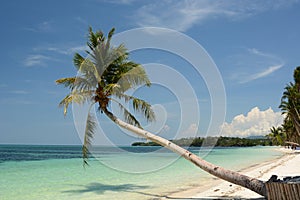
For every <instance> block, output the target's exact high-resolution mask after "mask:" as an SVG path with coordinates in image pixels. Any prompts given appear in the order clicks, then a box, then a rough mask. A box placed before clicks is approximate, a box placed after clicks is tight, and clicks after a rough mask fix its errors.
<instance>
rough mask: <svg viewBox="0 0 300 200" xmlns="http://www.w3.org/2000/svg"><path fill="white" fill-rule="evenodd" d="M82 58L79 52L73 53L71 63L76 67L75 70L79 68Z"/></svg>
mask: <svg viewBox="0 0 300 200" xmlns="http://www.w3.org/2000/svg"><path fill="white" fill-rule="evenodd" d="M84 60H85V59H84V58H83V57H82V56H81V55H80V54H79V53H75V54H74V58H73V63H74V66H75V67H76V69H77V70H79V69H80V67H81V65H82V63H83V62H84Z"/></svg>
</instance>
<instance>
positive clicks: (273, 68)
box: [240, 64, 284, 83]
mask: <svg viewBox="0 0 300 200" xmlns="http://www.w3.org/2000/svg"><path fill="white" fill-rule="evenodd" d="M283 66H284V65H283V64H280V65H275V66H270V67H268V68H267V69H265V70H264V71H261V72H259V73H256V74H253V75H251V76H249V78H248V79H245V80H243V81H240V83H247V82H250V81H254V80H256V79H259V78H263V77H265V76H268V75H270V74H272V73H273V72H275V71H276V70H278V69H280V68H281V67H283Z"/></svg>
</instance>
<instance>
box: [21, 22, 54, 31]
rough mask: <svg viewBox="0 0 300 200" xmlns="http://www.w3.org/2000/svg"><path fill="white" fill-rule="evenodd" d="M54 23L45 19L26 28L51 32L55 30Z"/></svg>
mask: <svg viewBox="0 0 300 200" xmlns="http://www.w3.org/2000/svg"><path fill="white" fill-rule="evenodd" d="M52 24H53V22H52V21H44V22H41V23H39V24H36V25H34V26H31V27H26V28H25V30H28V31H32V32H50V31H53V26H52Z"/></svg>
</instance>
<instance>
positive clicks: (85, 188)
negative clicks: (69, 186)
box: [64, 183, 149, 194]
mask: <svg viewBox="0 0 300 200" xmlns="http://www.w3.org/2000/svg"><path fill="white" fill-rule="evenodd" d="M78 186H79V187H82V189H76V190H68V191H64V193H86V192H94V193H96V194H103V193H105V192H108V191H111V192H133V191H135V190H140V189H147V188H149V186H143V185H134V184H121V185H108V184H102V183H90V184H88V185H78Z"/></svg>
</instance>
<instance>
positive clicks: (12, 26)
mask: <svg viewBox="0 0 300 200" xmlns="http://www.w3.org/2000/svg"><path fill="white" fill-rule="evenodd" d="M299 9H300V2H299V1H297V0H274V1H269V0H266V1H255V0H253V1H247V0H245V1H235V0H232V1H218V0H216V1H208V0H203V1H171V0H168V1H135V0H123V1H108V0H107V1H106V0H104V1H101V0H86V1H67V0H66V1H56V2H55V1H38V0H35V1H34V0H28V1H16V0H13V1H3V2H2V3H1V8H0V11H1V12H0V20H1V25H2V28H1V39H0V41H1V46H0V48H1V61H2V63H1V71H2V72H1V74H0V111H1V112H0V123H1V126H0V143H25V144H80V143H81V142H80V139H79V136H78V134H77V132H76V129H75V126H74V122H73V117H72V114H71V112H70V113H69V114H70V115H68V116H67V117H64V116H63V113H62V109H59V108H58V103H59V101H60V100H61V99H62V98H63V97H64V95H66V93H67V90H66V89H64V88H62V87H59V86H56V85H55V83H54V80H56V79H58V78H61V77H67V76H73V75H75V74H76V71H75V68H74V67H73V65H72V56H73V54H74V53H75V52H83V50H84V48H85V43H86V38H87V37H86V36H87V30H88V27H89V26H92V27H93V28H94V29H95V30H99V29H101V30H103V31H104V32H105V33H107V32H108V31H109V30H110V29H111V28H112V27H115V28H116V33H121V32H123V31H126V30H130V29H133V28H141V27H145V26H155V27H162V28H170V29H174V30H176V31H180V32H182V33H184V34H186V35H187V36H189V37H191V38H192V39H194V40H195V41H197V42H198V43H199V44H201V45H202V46H203V48H204V49H205V50H206V51H207V52H208V53H209V55H210V56H211V58H212V59H213V60H214V62H215V63H216V65H217V67H218V70H219V71H220V74H221V76H222V78H223V82H224V86H225V90H226V97H227V101H226V118H225V122H224V132H223V134H224V135H239V136H249V135H259V134H264V133H266V132H267V130H268V128H269V127H270V126H272V125H278V124H280V122H281V120H282V117H281V115H280V113H279V109H278V105H279V103H280V98H281V95H282V92H283V88H284V87H285V85H286V84H287V83H288V82H290V81H292V73H293V70H294V68H295V67H296V66H299V65H300V63H299V46H300V39H299V36H300V24H299V20H300V13H299ZM125 45H126V44H125ZM131 58H132V59H134V60H135V61H137V62H139V63H161V64H165V65H168V66H170V67H174V69H176V70H178V71H179V73H181V74H183V75H184V76H185V77H186V78H187V79H188V80H189V81H190V83H191V84H192V85H194V89H195V92H196V93H197V101H198V102H199V106H200V113H201V116H200V123H199V124H198V122H196V121H194V119H193V117H191V116H183V118H184V120H183V121H184V122H183V125H182V126H183V127H182V130H180V134H183V135H184V134H185V135H184V136H190V135H191V133H193V132H195V131H196V132H197V133H198V134H199V135H201V134H204V135H205V134H214V133H206V131H207V126H208V124H209V118H210V117H211V116H210V115H211V113H210V109H209V106H211V105H210V100H209V99H210V96H209V93H208V91H207V88H206V86H205V82H204V81H203V80H202V79H201V77H198V76H194V75H193V71H192V70H190V71H189V70H185V69H186V68H184V69H183V66H188V63H186V62H185V61H184V60H182V59H180V58H178V57H177V58H175V57H174V55H170V54H168V53H162V52H159V51H147V50H145V51H143V52H134V53H132V56H131ZM198 86H199V87H198ZM141 90H142V89H141ZM139 93H140V94H141V95H142V96H143V97H144V98H146V99H147V100H148V101H149V102H150V103H152V104H156V105H157V107H156V108H157V109H158V114H160V115H161V116H163V117H161V118H159V119H158V122H157V124H156V125H153V126H154V129H153V130H161V133H160V134H162V135H163V134H164V135H165V137H167V138H172V132H176V130H177V128H178V124H179V121H180V120H182V119H181V118H182V117H178V116H179V115H180V110H179V109H178V102H177V103H176V101H175V98H174V96H172V94H171V93H170V92H168V91H167V90H164V89H163V88H162V87H159V86H154V87H153V88H151V89H148V90H147V91H146V92H142V91H141V92H139V91H137V94H139ZM163 95H165V96H163ZM187 109H193V108H187ZM164 117H165V118H164ZM99 120H102V122H103V130H104V131H105V132H106V133H107V132H110V133H111V134H110V136H109V139H110V140H111V141H113V143H116V144H130V143H131V142H132V141H136V140H137V139H136V138H132V137H131V136H130V134H129V136H128V134H123V133H121V132H120V130H119V129H118V128H116V127H115V126H114V125H113V124H111V122H109V121H108V120H107V119H106V118H105V117H104V116H99ZM146 126H147V125H146ZM155 126H157V127H160V128H155ZM150 129H151V127H150Z"/></svg>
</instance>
